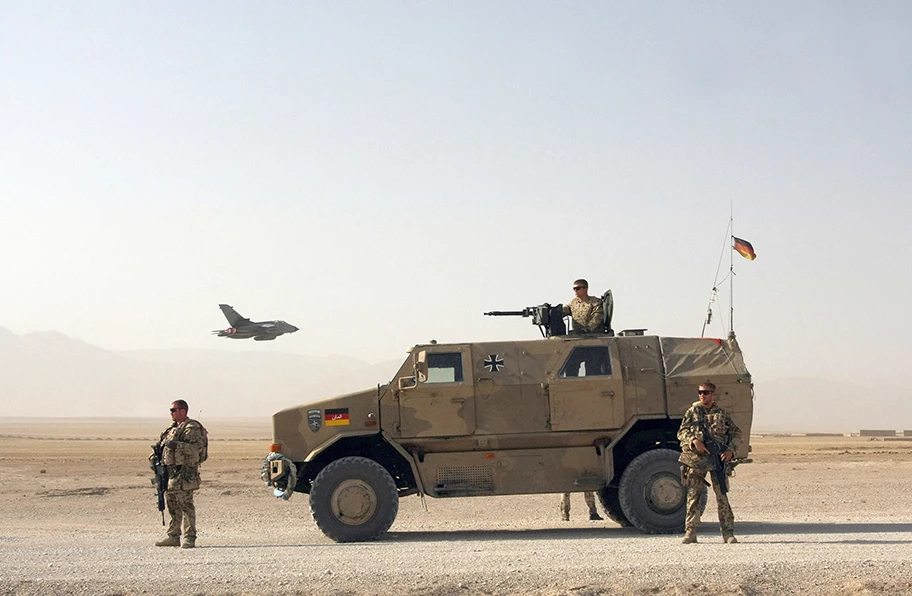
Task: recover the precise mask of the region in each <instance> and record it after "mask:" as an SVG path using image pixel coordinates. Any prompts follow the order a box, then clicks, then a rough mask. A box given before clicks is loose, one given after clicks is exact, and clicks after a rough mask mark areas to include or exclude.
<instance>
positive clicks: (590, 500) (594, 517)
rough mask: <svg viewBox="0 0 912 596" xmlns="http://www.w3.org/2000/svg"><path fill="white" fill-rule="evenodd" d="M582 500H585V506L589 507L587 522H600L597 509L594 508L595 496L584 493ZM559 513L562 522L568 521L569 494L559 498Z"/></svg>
mask: <svg viewBox="0 0 912 596" xmlns="http://www.w3.org/2000/svg"><path fill="white" fill-rule="evenodd" d="M583 498H584V499H586V506H587V507H589V520H590V521H599V520H601V519H602V516H601V515H599V514H598V509H596V507H595V495H594V494H593V493H591V492H589V491H586V492H584V493H583ZM560 511H561V519H562V520H564V521H570V493H564V495H563V496H562V497H561V501H560Z"/></svg>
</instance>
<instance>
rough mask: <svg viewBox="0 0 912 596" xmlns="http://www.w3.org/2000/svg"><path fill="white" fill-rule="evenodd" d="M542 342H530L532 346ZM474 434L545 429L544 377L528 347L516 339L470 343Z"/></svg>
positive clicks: (539, 430)
mask: <svg viewBox="0 0 912 596" xmlns="http://www.w3.org/2000/svg"><path fill="white" fill-rule="evenodd" d="M535 343H538V344H541V343H544V342H529V344H532V345H534V344H535ZM472 359H473V364H474V367H475V384H476V387H477V391H476V394H475V395H476V397H475V422H476V428H475V434H479V435H481V434H516V433H527V432H541V431H544V430H547V421H548V415H549V414H548V405H547V403H548V402H547V396H546V395H544V394H543V392H542V387H541V381H542V379H543V376H542V374H541V372H539V370H538V369H539V368H540V367H539V366H538V365H537V362H536V360H535V358H534V357H533V355H532V354H530V350H529V346H528V345H524V344H521V343H515V342H502V343H501V342H490V343H489V342H486V343H483V344H473V346H472Z"/></svg>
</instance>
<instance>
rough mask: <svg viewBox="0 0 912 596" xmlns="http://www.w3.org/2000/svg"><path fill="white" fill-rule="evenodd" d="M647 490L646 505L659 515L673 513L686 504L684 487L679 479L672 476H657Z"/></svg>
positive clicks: (649, 482)
mask: <svg viewBox="0 0 912 596" xmlns="http://www.w3.org/2000/svg"><path fill="white" fill-rule="evenodd" d="M645 488H646V503H647V504H648V505H649V508H650V509H652V510H653V511H655V512H657V513H662V514H669V513H673V512H675V511H677V510H678V509H679V508H680V507H681V505H682V504H683V503H684V486H683V485H681V480H680V479H679V478H677V477H676V476H673V475H671V474H668V473H662V474H656V475H655V476H653V477H651V478H650V479H649V481H648V482H647V483H646V487H645Z"/></svg>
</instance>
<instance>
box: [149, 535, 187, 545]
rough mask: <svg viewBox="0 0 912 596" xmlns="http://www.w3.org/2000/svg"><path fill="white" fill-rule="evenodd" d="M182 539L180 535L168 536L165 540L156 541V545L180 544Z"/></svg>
mask: <svg viewBox="0 0 912 596" xmlns="http://www.w3.org/2000/svg"><path fill="white" fill-rule="evenodd" d="M180 545H181V539H180V536H168V537H167V538H165V539H164V540H159V541H158V542H156V543H155V546H180Z"/></svg>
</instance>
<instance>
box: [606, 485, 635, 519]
mask: <svg viewBox="0 0 912 596" xmlns="http://www.w3.org/2000/svg"><path fill="white" fill-rule="evenodd" d="M598 498H599V503H601V504H602V507H603V508H604V509H605V513H607V514H608V517H610V518H611V520H612V521H614V522H616V523H618V524H619V525H620V526H621V527H623V528H629V527H630V526H631V525H632V524H631V523H630V520H629V519H627V516H626V515H624V511H623V510H622V509H621V497H620V495H619V491H618V487H616V486H610V485H609V486H605V487H602V488H600V489H599V491H598Z"/></svg>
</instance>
